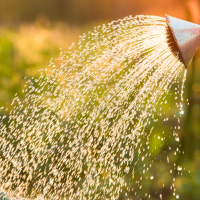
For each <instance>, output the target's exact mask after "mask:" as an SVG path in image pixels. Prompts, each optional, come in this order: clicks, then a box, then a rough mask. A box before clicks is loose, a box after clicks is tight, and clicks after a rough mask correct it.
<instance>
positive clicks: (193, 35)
mask: <svg viewBox="0 0 200 200" xmlns="http://www.w3.org/2000/svg"><path fill="white" fill-rule="evenodd" d="M166 22H167V24H168V26H169V27H170V30H171V32H172V35H173V37H174V40H175V41H176V45H177V47H178V49H179V51H180V59H181V61H182V62H183V64H184V65H185V67H186V68H187V66H188V64H189V63H190V61H191V60H192V58H193V56H194V54H195V53H196V51H197V49H198V48H199V47H200V25H198V24H194V23H191V22H187V21H184V20H181V19H177V18H175V17H171V16H169V15H166Z"/></svg>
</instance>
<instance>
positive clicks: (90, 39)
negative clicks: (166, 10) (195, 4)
mask: <svg viewBox="0 0 200 200" xmlns="http://www.w3.org/2000/svg"><path fill="white" fill-rule="evenodd" d="M183 71H184V66H183V64H182V63H181V62H180V61H179V58H178V52H177V51H175V47H174V43H173V40H172V37H171V33H170V31H169V29H168V26H167V24H166V21H165V19H164V18H161V17H155V16H136V17H134V18H133V17H126V18H124V19H123V20H118V21H113V22H111V23H109V24H107V25H104V24H103V25H101V26H98V27H96V28H95V29H94V31H93V32H89V33H88V34H83V35H82V36H81V37H80V40H79V43H78V45H74V44H72V46H71V47H70V48H69V50H68V51H67V52H61V55H60V57H59V59H57V60H55V61H53V60H51V62H50V65H49V66H48V67H47V68H46V69H44V70H41V72H40V73H41V74H40V77H39V78H32V79H29V80H27V82H26V86H25V87H24V89H23V92H24V96H25V98H24V100H20V99H19V98H18V97H17V95H16V98H15V99H14V100H13V102H12V106H13V109H12V110H11V111H10V113H9V115H8V116H6V115H5V116H2V117H1V123H0V137H1V140H0V177H1V178H0V187H1V188H2V190H3V191H6V192H7V194H8V195H9V196H10V197H18V198H19V197H20V198H47V199H62V198H66V199H118V198H120V195H121V194H122V193H123V195H124V198H126V196H127V198H128V195H129V194H132V198H134V196H135V199H137V198H138V199H140V197H139V194H138V193H137V192H135V191H136V190H134V189H135V188H139V189H141V191H142V186H143V184H144V183H145V180H142V178H141V177H140V175H138V174H140V171H141V173H143V174H145V172H146V171H148V169H149V168H150V167H152V166H151V165H152V163H151V162H146V165H144V166H142V169H140V168H139V167H137V165H138V163H142V162H143V161H144V160H147V161H148V157H149V153H150V152H148V149H149V138H150V137H151V134H152V132H153V128H154V124H155V123H158V121H159V120H158V119H159V118H158V116H156V112H157V110H156V106H157V105H158V102H160V101H161V100H162V99H164V97H165V96H166V94H167V93H168V92H169V90H170V88H171V86H172V85H173V84H175V83H176V84H177V83H178V81H177V80H178V77H179V75H180V73H183ZM179 84H181V83H178V85H179ZM180 88H181V86H180ZM182 88H183V86H182ZM181 102H182V101H181ZM178 106H180V108H181V110H180V113H181V114H183V109H182V103H180V105H178ZM148 179H151V180H153V179H154V177H153V176H151V177H149V178H148ZM146 196H147V197H148V198H151V197H150V194H147V195H146ZM160 198H162V194H160Z"/></svg>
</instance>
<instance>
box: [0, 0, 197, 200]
mask: <svg viewBox="0 0 200 200" xmlns="http://www.w3.org/2000/svg"><path fill="white" fill-rule="evenodd" d="M137 14H145V15H159V16H163V17H164V15H165V14H168V15H171V16H174V17H178V18H182V19H185V20H189V21H192V22H195V23H199V22H200V14H199V1H198V0H191V1H186V0H185V1H183V0H176V1H173V0H163V1H160V0H151V1H149V0H140V1H136V0H95V1H94V0H56V1H55V0H42V1H39V0H34V1H33V0H29V1H26V0H17V1H16V0H9V1H7V0H0V108H1V107H6V108H8V110H7V111H5V110H1V111H0V115H3V114H4V113H5V112H9V109H10V106H9V105H10V103H11V101H12V99H13V98H14V96H15V94H16V93H17V94H18V96H19V97H20V98H23V94H22V89H23V87H24V84H25V81H24V78H25V77H27V78H31V77H37V76H39V72H38V70H39V69H41V68H45V67H47V66H48V64H49V62H50V60H51V58H54V59H55V58H57V57H58V56H59V52H60V49H61V48H62V49H63V50H67V49H68V47H69V46H70V45H71V43H72V42H75V43H76V42H77V41H78V39H79V35H80V34H82V33H84V32H87V31H89V30H92V29H93V27H94V26H96V25H99V24H100V23H101V24H102V23H107V22H110V21H112V20H116V19H118V18H123V17H125V16H128V15H133V16H134V15H137ZM199 66H200V52H198V53H197V55H196V57H195V59H194V60H193V62H192V63H191V64H190V66H189V67H188V73H187V80H186V84H185V90H184V98H185V99H188V102H189V105H186V104H185V105H184V107H185V108H184V109H185V114H184V115H183V116H182V118H181V122H182V124H183V125H182V127H181V129H180V130H178V131H177V132H178V135H179V137H180V145H179V147H180V152H182V151H184V154H180V155H179V154H178V155H177V156H176V157H173V155H171V154H174V151H177V150H176V148H177V143H176V142H175V140H174V138H171V141H170V139H166V141H165V142H164V144H162V145H161V147H160V149H157V151H155V152H154V154H153V155H152V156H153V157H152V158H154V157H155V158H156V159H155V162H156V163H157V164H156V166H157V169H155V168H154V169H151V173H155V176H156V174H157V172H158V171H160V173H161V174H162V176H160V177H157V179H155V181H154V182H153V184H151V183H152V182H148V181H147V182H146V183H147V184H146V190H147V191H148V192H147V193H151V194H152V195H151V196H152V198H151V199H160V196H159V194H160V193H158V192H157V191H158V190H159V189H158V188H160V187H161V186H160V185H162V184H165V187H163V189H162V191H161V192H162V194H163V196H162V199H173V198H175V197H173V193H172V192H171V191H169V189H167V188H169V187H170V184H171V183H170V181H169V176H171V177H176V178H175V180H174V184H175V186H176V188H177V190H178V192H179V194H180V199H191V200H193V199H195V200H198V199H200V190H199V188H200V67H199ZM172 90H173V88H172ZM172 93H173V92H172ZM173 94H174V93H173ZM167 98H169V100H168V103H167V105H166V106H168V107H171V108H173V106H174V101H173V100H170V97H167ZM172 114H173V113H172ZM175 124H176V121H173V120H171V121H170V122H169V123H167V124H163V126H161V127H157V132H158V133H159V132H162V130H166V131H167V130H170V127H172V126H173V127H174V126H175ZM151 142H152V143H151V145H152V148H153V147H154V145H157V146H159V141H158V140H156V139H155V138H152V139H151ZM169 143H170V146H171V148H172V149H175V150H174V151H171V152H169V157H170V156H171V157H170V159H174V160H173V161H172V163H171V166H169V165H168V163H167V162H166V158H167V156H166V155H165V152H166V151H165V150H166V149H168V147H169ZM178 151H179V150H178ZM174 163H176V166H174ZM178 165H180V166H183V167H184V168H185V173H183V175H182V176H177V173H176V174H170V173H169V171H170V169H171V168H176V167H177V166H178ZM166 169H167V170H168V171H167V170H166ZM189 170H190V171H189ZM174 171H175V170H174ZM174 171H173V173H175V172H174ZM186 171H187V172H186ZM161 183H162V184H161ZM130 195H131V194H130ZM140 195H141V196H142V197H143V198H142V199H148V197H146V196H145V194H140ZM123 198H124V197H123V195H122V197H121V199H123ZM130 198H131V196H130Z"/></svg>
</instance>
